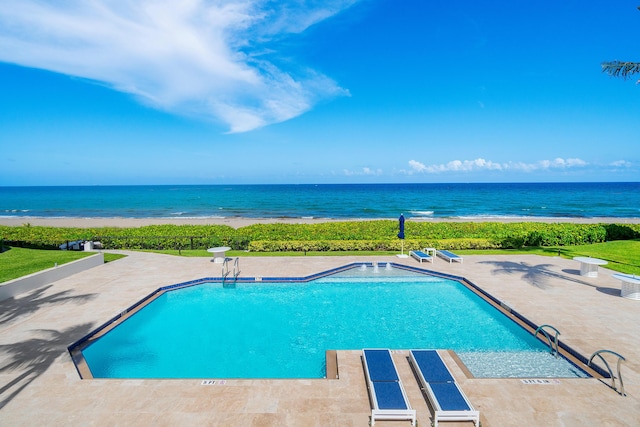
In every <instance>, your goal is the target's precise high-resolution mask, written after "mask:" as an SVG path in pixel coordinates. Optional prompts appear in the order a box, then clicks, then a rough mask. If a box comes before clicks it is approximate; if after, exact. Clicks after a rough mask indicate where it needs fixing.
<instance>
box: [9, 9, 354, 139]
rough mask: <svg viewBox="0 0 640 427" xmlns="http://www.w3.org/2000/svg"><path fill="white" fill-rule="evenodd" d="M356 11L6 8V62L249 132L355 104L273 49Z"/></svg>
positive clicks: (320, 77)
mask: <svg viewBox="0 0 640 427" xmlns="http://www.w3.org/2000/svg"><path fill="white" fill-rule="evenodd" d="M356 1H358V0H326V1H319V0H317V1H308V2H305V3H303V4H302V5H301V4H300V2H297V1H295V0H279V1H268V0H214V1H212V0H182V1H178V2H174V1H169V0H138V1H129V2H118V1H114V0H93V1H86V0H67V1H60V2H42V1H38V0H3V1H2V3H1V4H0V60H1V61H5V62H10V63H15V64H19V65H23V66H27V67H35V68H42V69H46V70H51V71H55V72H59V73H63V74H67V75H72V76H78V77H83V78H87V79H91V80H94V81H97V82H100V83H103V84H107V85H109V86H111V87H113V88H115V89H117V90H119V91H122V92H127V93H131V94H134V95H136V96H137V97H139V98H140V99H141V100H142V101H143V102H145V103H148V104H150V105H152V106H154V107H156V108H160V109H164V110H167V111H171V112H175V113H178V114H185V115H194V116H199V117H203V118H207V119H215V120H221V121H223V122H224V123H226V124H227V125H228V126H229V128H230V131H231V132H243V131H248V130H252V129H255V128H258V127H260V126H264V125H267V124H270V123H277V122H281V121H284V120H288V119H290V118H293V117H296V116H298V115H300V114H302V113H304V112H306V111H308V110H309V109H310V108H312V107H313V105H314V104H315V103H316V102H318V101H319V100H321V99H325V98H330V97H334V96H340V95H346V94H348V93H347V92H346V91H345V90H343V89H342V88H340V87H339V86H338V85H337V84H336V83H335V82H334V81H333V80H331V79H330V78H328V77H326V76H324V75H322V74H319V73H317V72H315V71H313V70H296V71H295V74H294V72H293V71H287V70H284V69H281V68H278V67H277V66H276V65H275V64H274V63H273V62H272V61H269V59H267V58H268V57H269V55H270V54H269V51H268V49H267V47H266V44H267V43H268V42H270V41H272V40H274V39H277V38H280V37H282V36H283V35H286V34H288V33H298V32H302V31H304V30H305V29H306V28H308V27H309V26H310V25H313V24H315V23H317V22H319V21H321V20H323V19H326V18H328V17H330V16H332V15H335V14H337V13H339V12H341V11H342V10H344V9H345V8H347V7H349V6H351V5H352V4H354V3H355V2H356ZM265 52H267V53H266V54H265Z"/></svg>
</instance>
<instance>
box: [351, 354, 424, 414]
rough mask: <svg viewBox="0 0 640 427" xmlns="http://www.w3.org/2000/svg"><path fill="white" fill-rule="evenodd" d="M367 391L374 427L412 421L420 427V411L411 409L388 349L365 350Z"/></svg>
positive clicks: (363, 356) (363, 358) (364, 361)
mask: <svg viewBox="0 0 640 427" xmlns="http://www.w3.org/2000/svg"><path fill="white" fill-rule="evenodd" d="M362 361H363V363H364V373H365V376H366V378H367V389H368V390H369V396H370V397H371V404H372V405H373V409H372V410H371V425H372V426H373V425H375V422H376V420H410V421H411V425H416V410H415V409H411V405H409V400H408V399H407V394H406V393H405V391H404V387H403V386H402V381H401V380H400V377H399V376H398V370H397V369H396V365H395V363H394V362H393V358H392V357H391V352H390V351H389V350H388V349H364V350H362Z"/></svg>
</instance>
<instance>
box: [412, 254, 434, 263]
mask: <svg viewBox="0 0 640 427" xmlns="http://www.w3.org/2000/svg"><path fill="white" fill-rule="evenodd" d="M409 254H410V255H411V256H412V257H414V258H415V259H417V260H418V261H420V263H421V264H422V261H429V262H433V257H432V256H431V255H429V254H426V253H424V252H422V251H411V252H409Z"/></svg>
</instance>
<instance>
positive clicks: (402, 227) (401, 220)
mask: <svg viewBox="0 0 640 427" xmlns="http://www.w3.org/2000/svg"><path fill="white" fill-rule="evenodd" d="M398 225H399V226H400V232H399V233H398V239H404V215H403V214H400V218H398Z"/></svg>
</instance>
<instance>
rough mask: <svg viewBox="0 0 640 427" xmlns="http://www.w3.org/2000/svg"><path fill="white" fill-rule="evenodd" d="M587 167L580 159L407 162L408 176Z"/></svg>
mask: <svg viewBox="0 0 640 427" xmlns="http://www.w3.org/2000/svg"><path fill="white" fill-rule="evenodd" d="M584 166H587V162H585V161H584V160H581V159H561V158H556V159H554V160H540V161H538V162H535V163H523V162H507V163H496V162H492V161H491V160H485V159H475V160H452V161H450V162H448V163H442V164H434V165H425V164H424V163H421V162H419V161H417V160H409V170H407V171H405V172H406V173H408V174H415V173H426V174H437V173H445V172H477V171H519V172H535V171H541V170H550V169H568V168H577V167H584Z"/></svg>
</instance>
